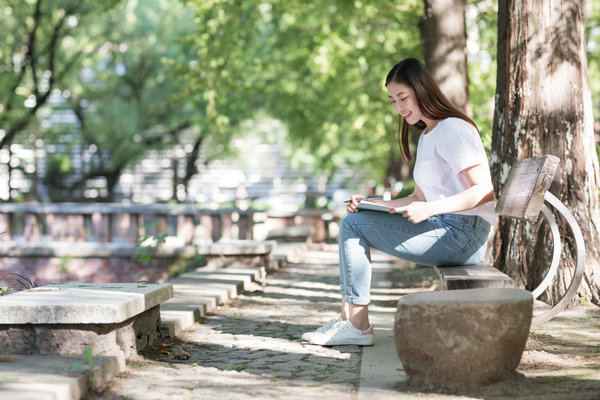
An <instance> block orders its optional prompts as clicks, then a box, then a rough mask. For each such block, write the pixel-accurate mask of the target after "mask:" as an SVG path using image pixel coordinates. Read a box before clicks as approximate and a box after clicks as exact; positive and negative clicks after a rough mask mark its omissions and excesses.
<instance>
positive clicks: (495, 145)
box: [491, 0, 600, 304]
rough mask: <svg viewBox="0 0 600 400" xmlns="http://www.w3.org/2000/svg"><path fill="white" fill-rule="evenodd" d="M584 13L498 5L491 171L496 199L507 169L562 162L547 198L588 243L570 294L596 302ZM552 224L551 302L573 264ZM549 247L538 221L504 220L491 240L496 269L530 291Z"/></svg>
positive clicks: (599, 234)
mask: <svg viewBox="0 0 600 400" xmlns="http://www.w3.org/2000/svg"><path fill="white" fill-rule="evenodd" d="M583 9H584V0H508V1H501V2H498V77H497V85H496V109H495V112H494V129H493V135H492V159H491V165H492V176H493V177H494V185H495V187H496V190H497V192H498V191H501V190H502V187H501V184H502V182H504V181H505V179H506V176H507V173H508V170H509V168H510V166H511V165H512V163H513V162H514V161H516V160H520V159H524V158H530V157H536V156H540V155H544V154H553V155H555V156H557V157H559V158H560V160H561V162H560V165H559V170H558V171H557V173H556V176H555V178H554V181H553V183H552V186H551V187H550V192H552V193H553V194H554V195H555V196H557V197H558V198H559V199H560V200H561V201H562V202H563V203H564V204H565V205H566V206H567V208H569V209H570V210H571V212H572V213H573V215H574V216H575V219H576V220H577V221H578V222H579V225H580V227H581V230H582V232H583V235H584V240H585V244H586V261H587V262H586V266H585V275H584V280H583V282H582V284H581V286H580V287H579V290H578V295H579V297H580V298H585V299H586V300H588V301H591V302H593V303H595V304H600V264H599V258H600V255H599V252H598V249H599V248H600V211H599V204H598V184H599V174H598V156H597V155H596V151H595V142H594V130H593V122H594V121H593V116H592V99H591V92H590V87H589V80H588V72H587V56H586V48H585V30H584V28H585V21H584V19H585V18H584V15H583ZM557 222H558V223H559V225H560V234H561V237H562V238H565V239H567V240H566V243H564V246H563V255H562V258H561V263H560V267H559V271H558V275H557V277H556V279H555V280H554V281H553V284H552V285H551V286H550V287H549V288H548V289H547V290H546V291H545V293H543V294H542V297H541V300H544V301H547V302H548V303H551V304H554V303H556V302H557V301H558V300H559V299H560V298H561V296H562V294H563V293H564V292H565V291H566V288H567V287H568V285H569V283H570V281H571V277H572V275H573V271H574V268H575V261H576V260H575V257H576V254H575V248H574V241H573V240H572V239H571V238H572V235H571V232H570V230H569V228H568V225H567V224H566V222H565V221H563V220H561V219H559V218H558V217H557ZM551 241H552V239H551V235H550V233H549V229H548V224H547V223H546V222H544V219H543V218H540V220H539V221H538V223H536V224H532V223H528V222H524V221H523V222H515V221H514V220H509V219H503V220H501V221H500V223H499V225H498V228H497V231H496V235H495V238H494V246H493V257H494V261H495V266H496V267H497V268H498V269H500V270H502V271H504V272H506V273H507V274H509V275H511V276H512V277H513V278H514V279H515V282H516V284H517V285H518V286H521V287H525V288H527V289H529V290H532V289H534V288H535V287H537V285H538V284H539V283H540V282H541V280H542V279H543V277H544V275H545V274H546V271H547V269H548V267H549V266H550V262H551V259H552V246H551V244H550V243H551ZM563 242H564V241H563ZM577 300H579V299H574V301H577Z"/></svg>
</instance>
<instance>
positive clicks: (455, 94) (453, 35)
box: [421, 0, 472, 115]
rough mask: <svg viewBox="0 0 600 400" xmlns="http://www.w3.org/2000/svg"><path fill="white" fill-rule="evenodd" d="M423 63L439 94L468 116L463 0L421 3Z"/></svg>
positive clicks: (469, 108) (426, 1) (436, 0)
mask: <svg viewBox="0 0 600 400" xmlns="http://www.w3.org/2000/svg"><path fill="white" fill-rule="evenodd" d="M421 36H422V37H423V41H424V45H425V64H426V65H427V68H428V69H429V71H430V72H431V74H432V75H433V77H434V79H435V80H436V82H437V83H438V85H439V86H440V88H441V89H442V92H443V93H444V94H445V95H446V96H447V97H448V98H449V99H450V100H451V101H452V102H453V103H454V104H455V105H456V106H457V107H458V108H459V109H461V110H462V111H464V112H465V113H466V114H467V115H472V110H471V104H470V102H469V92H468V86H469V80H468V76H467V36H466V31H465V1H464V0H425V10H424V15H423V21H422V24H421Z"/></svg>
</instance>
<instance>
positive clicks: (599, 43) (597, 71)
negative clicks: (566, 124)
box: [586, 0, 600, 120]
mask: <svg viewBox="0 0 600 400" xmlns="http://www.w3.org/2000/svg"><path fill="white" fill-rule="evenodd" d="M589 11H590V13H589V14H588V15H587V25H586V36H587V57H588V73H589V81H590V88H591V91H592V103H593V104H594V120H598V119H600V0H592V1H591V2H590V4H589Z"/></svg>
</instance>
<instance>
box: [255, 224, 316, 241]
mask: <svg viewBox="0 0 600 400" xmlns="http://www.w3.org/2000/svg"><path fill="white" fill-rule="evenodd" d="M314 233H315V228H313V227H312V226H288V227H285V228H281V229H273V230H270V231H269V233H268V234H267V239H269V240H276V241H278V242H302V243H306V244H310V243H312V238H313V235H314Z"/></svg>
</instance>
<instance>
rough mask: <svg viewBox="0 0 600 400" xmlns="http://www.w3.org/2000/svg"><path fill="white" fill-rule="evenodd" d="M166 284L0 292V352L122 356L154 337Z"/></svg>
mask: <svg viewBox="0 0 600 400" xmlns="http://www.w3.org/2000/svg"><path fill="white" fill-rule="evenodd" d="M171 297H173V286H172V285H171V284H169V283H157V284H152V283H69V284H50V285H46V286H42V287H38V288H33V289H27V290H24V291H21V292H18V293H14V294H11V295H8V296H2V297H0V352H1V353H2V354H60V355H81V354H83V350H85V348H87V347H92V348H93V350H94V354H100V353H102V355H115V356H117V357H118V359H119V360H120V361H119V362H120V364H121V365H122V367H123V369H124V368H125V360H128V359H132V358H134V357H135V356H136V355H137V353H138V352H139V351H141V350H144V349H145V348H146V347H148V346H150V345H152V344H153V343H155V341H157V339H158V335H159V331H160V309H159V308H160V304H161V303H162V302H165V301H167V300H168V299H170V298H171Z"/></svg>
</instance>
